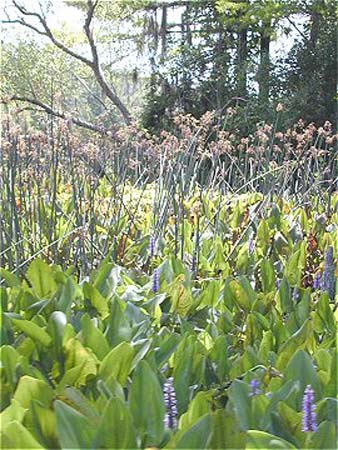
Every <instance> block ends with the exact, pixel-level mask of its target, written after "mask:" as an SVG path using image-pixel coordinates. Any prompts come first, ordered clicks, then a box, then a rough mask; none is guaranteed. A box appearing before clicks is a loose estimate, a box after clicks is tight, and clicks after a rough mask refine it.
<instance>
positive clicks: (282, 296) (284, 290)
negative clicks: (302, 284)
mask: <svg viewBox="0 0 338 450" xmlns="http://www.w3.org/2000/svg"><path fill="white" fill-rule="evenodd" d="M278 297H279V303H280V309H281V311H282V312H283V313H290V312H291V311H292V310H293V308H294V304H293V301H292V297H291V289H290V286H289V283H288V280H287V279H286V278H285V277H283V279H282V281H281V283H280V286H279V289H278Z"/></svg>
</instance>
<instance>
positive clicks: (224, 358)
mask: <svg viewBox="0 0 338 450" xmlns="http://www.w3.org/2000/svg"><path fill="white" fill-rule="evenodd" d="M227 346H228V342H227V338H226V337H225V336H224V335H221V336H218V337H217V338H216V339H215V341H214V345H213V348H212V349H211V350H210V351H209V357H210V359H211V361H212V362H213V364H214V365H215V366H216V368H215V372H216V375H217V378H218V380H219V382H220V383H222V382H223V381H224V380H225V379H227V378H228V374H229V369H230V362H229V358H228V351H227Z"/></svg>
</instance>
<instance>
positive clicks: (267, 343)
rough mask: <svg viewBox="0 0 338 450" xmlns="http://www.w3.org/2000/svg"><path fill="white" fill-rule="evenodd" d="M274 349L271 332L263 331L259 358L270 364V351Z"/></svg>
mask: <svg viewBox="0 0 338 450" xmlns="http://www.w3.org/2000/svg"><path fill="white" fill-rule="evenodd" d="M273 347H274V338H273V333H272V331H271V330H268V331H263V337H262V340H261V343H260V346H259V351H258V357H259V359H260V360H261V361H262V362H263V363H267V362H268V357H269V353H270V351H272V350H273Z"/></svg>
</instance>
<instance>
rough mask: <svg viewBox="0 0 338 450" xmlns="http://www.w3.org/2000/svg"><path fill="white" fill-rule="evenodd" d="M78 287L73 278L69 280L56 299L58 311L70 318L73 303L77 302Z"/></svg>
mask: <svg viewBox="0 0 338 450" xmlns="http://www.w3.org/2000/svg"><path fill="white" fill-rule="evenodd" d="M78 289H79V288H78V286H77V285H76V284H75V282H74V280H73V279H72V278H71V277H68V278H67V281H66V283H65V284H64V285H62V286H61V289H60V292H59V294H58V296H57V298H56V309H57V310H59V311H62V312H64V313H65V314H67V316H68V317H69V314H70V309H71V306H72V303H73V302H74V300H75V297H76V293H77V291H78Z"/></svg>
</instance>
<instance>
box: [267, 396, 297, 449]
mask: <svg viewBox="0 0 338 450" xmlns="http://www.w3.org/2000/svg"><path fill="white" fill-rule="evenodd" d="M277 413H278V414H277ZM273 419H274V420H273V430H274V432H275V433H277V431H278V435H279V436H281V437H283V438H284V439H286V440H287V441H289V442H291V443H293V444H294V445H297V444H299V443H300V442H301V441H302V439H303V437H304V435H303V432H302V414H301V413H300V412H297V411H296V410H294V409H293V408H291V407H290V406H289V405H287V403H285V402H279V403H278V404H277V411H274V412H273Z"/></svg>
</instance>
